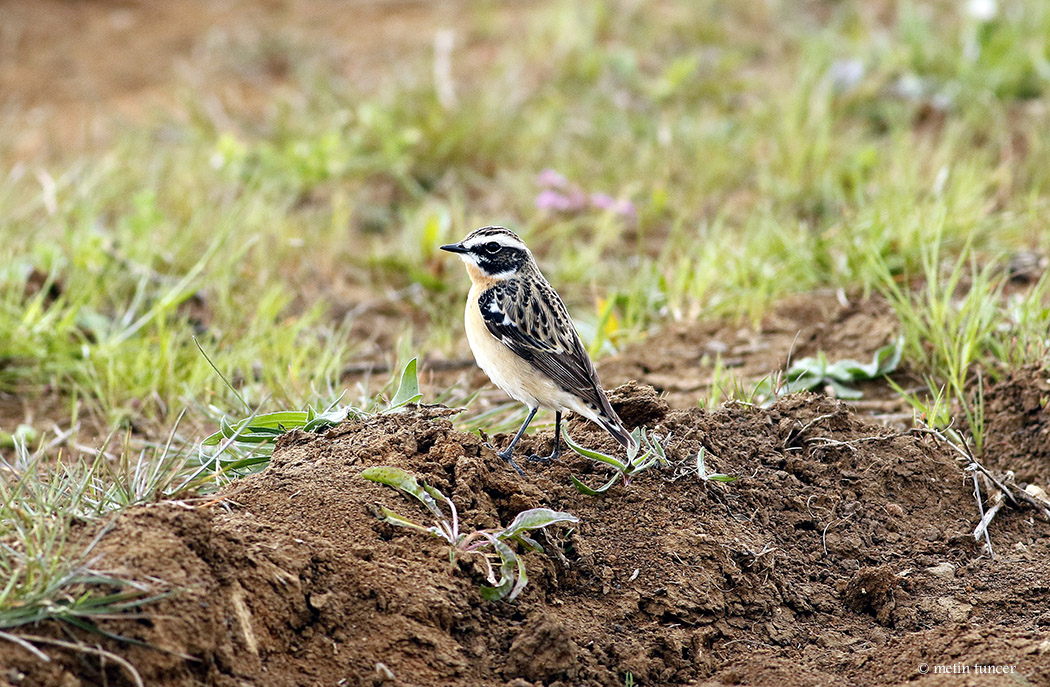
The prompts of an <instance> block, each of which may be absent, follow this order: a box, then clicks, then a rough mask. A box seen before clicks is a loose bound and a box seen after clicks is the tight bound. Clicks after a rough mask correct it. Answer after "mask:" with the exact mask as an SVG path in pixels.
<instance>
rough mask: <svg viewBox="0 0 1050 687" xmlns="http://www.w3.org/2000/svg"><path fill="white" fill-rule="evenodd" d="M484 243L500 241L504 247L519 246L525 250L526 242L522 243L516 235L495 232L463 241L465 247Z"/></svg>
mask: <svg viewBox="0 0 1050 687" xmlns="http://www.w3.org/2000/svg"><path fill="white" fill-rule="evenodd" d="M484 243H498V244H499V245H501V246H503V247H504V248H518V249H519V250H525V244H524V243H522V241H521V239H519V238H516V237H514V236H508V235H506V234H495V235H489V236H485V235H482V236H477V237H475V238H472V239H470V240H469V241H464V242H463V247H464V248H474V247H475V246H480V245H482V244H484Z"/></svg>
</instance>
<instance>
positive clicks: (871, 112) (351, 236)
mask: <svg viewBox="0 0 1050 687" xmlns="http://www.w3.org/2000/svg"><path fill="white" fill-rule="evenodd" d="M967 7H969V6H968V5H965V4H963V5H957V4H955V3H940V4H922V5H918V4H910V3H899V4H892V3H876V5H875V6H868V5H864V4H862V3H848V2H840V3H813V4H810V5H805V6H798V5H797V4H795V3H782V4H778V3H763V4H756V3H743V4H740V5H729V6H727V5H725V4H722V3H715V2H700V3H687V4H674V3H661V4H657V5H649V4H637V3H630V2H620V3H611V4H607V5H605V4H603V5H600V6H599V5H596V6H586V7H582V6H577V5H576V4H571V3H555V4H549V5H537V6H536V8H535V11H534V12H533V13H532V14H531V15H530V16H531V19H530V21H529V26H527V27H524V28H525V30H524V31H523V32H522V36H524V38H521V39H519V40H513V41H506V42H501V43H500V44H499V45H500V48H499V50H498V51H497V52H496V54H495V55H494V56H493V57H492V59H488V60H482V59H477V58H474V59H472V60H471V61H470V62H469V63H466V64H462V65H459V64H457V63H456V62H455V59H456V53H455V51H453V53H452V55H451V59H452V64H453V70H452V72H451V78H452V79H453V83H452V85H453V86H454V92H455V97H456V100H455V102H454V103H449V102H444V103H443V102H442V98H441V97H439V90H440V88H438V87H437V86H436V85H435V81H434V78H433V76H432V64H431V63H430V62H429V61H420V62H419V63H418V64H415V65H409V66H408V68H407V72H408V76H407V77H406V78H401V79H398V80H396V81H392V85H391V86H390V87H386V88H384V87H383V86H382V84H381V85H379V86H378V87H374V88H372V89H370V90H362V89H358V88H355V85H354V84H353V83H350V82H347V81H345V80H342V79H341V78H340V76H339V75H338V74H337V73H334V72H329V71H325V69H324V68H323V67H319V66H318V64H317V63H316V62H314V61H305V60H304V64H303V65H298V66H297V65H295V63H294V57H295V55H294V54H291V55H290V56H289V59H292V60H293V69H292V70H291V73H292V74H293V75H294V78H295V79H296V81H295V86H296V88H295V89H293V94H292V95H290V96H286V98H285V99H284V100H282V101H280V102H278V103H276V104H275V106H274V107H273V108H271V109H270V112H269V115H268V117H267V118H266V119H265V120H264V121H261V122H260V121H251V122H249V121H238V120H237V119H236V113H233V115H232V117H231V118H228V119H229V121H226V122H225V123H224V125H222V126H220V125H219V124H217V123H216V122H215V121H214V120H213V119H212V118H210V117H209V116H208V114H207V108H205V107H203V106H200V107H197V108H193V102H192V100H191V102H190V107H191V111H192V112H193V113H194V116H193V117H191V118H190V119H189V120H188V121H189V123H181V124H180V123H176V122H174V121H161V122H158V123H156V124H154V125H150V126H143V127H141V128H140V129H136V130H130V131H128V132H127V133H126V135H124V136H123V137H122V138H121V140H120V143H119V144H118V145H116V146H115V147H113V148H112V149H111V150H108V151H105V152H104V153H103V154H100V155H98V156H96V157H90V158H87V159H80V160H75V161H73V162H71V163H69V164H67V165H66V166H64V167H61V168H59V169H51V170H47V171H44V170H42V169H41V170H37V171H35V172H31V171H30V168H28V167H27V166H25V165H20V166H17V167H15V168H13V169H8V170H7V173H6V174H5V175H4V181H3V183H2V184H0V218H2V225H0V237H2V239H3V241H2V248H0V253H2V256H3V257H2V261H3V264H5V265H6V266H7V267H6V268H5V270H4V275H3V276H4V278H3V282H2V284H0V300H2V303H3V308H2V312H0V356H2V359H3V367H2V369H0V383H2V385H3V387H4V388H5V389H6V390H8V391H10V392H14V393H26V392H31V391H32V390H37V389H40V388H43V387H47V388H51V389H60V390H62V392H63V393H68V392H69V391H71V390H75V391H76V398H77V399H78V401H79V402H81V403H84V404H86V405H87V406H88V407H89V408H90V409H91V410H93V411H94V414H95V415H96V416H97V417H98V418H100V419H101V420H100V421H101V423H102V424H103V425H105V424H108V423H112V422H113V421H116V420H120V419H128V418H134V417H135V416H137V415H138V416H142V418H143V419H150V420H156V421H157V425H158V426H163V425H164V424H165V423H170V420H171V418H172V417H173V416H174V414H175V413H177V412H178V410H179V409H180V407H181V406H183V405H185V403H183V402H181V399H182V398H184V397H190V398H200V397H202V396H207V397H208V401H209V402H212V401H215V400H216V399H215V398H214V397H216V396H218V397H220V398H219V399H218V400H219V401H222V400H223V399H222V398H221V397H222V395H223V393H224V392H223V391H222V390H221V388H219V387H217V386H216V385H215V384H214V379H213V378H212V376H211V375H210V370H209V368H208V367H207V365H206V364H205V363H204V361H203V360H202V358H201V356H199V355H198V354H197V352H196V350H195V348H194V347H193V346H192V344H191V341H190V337H191V335H192V334H193V333H197V334H198V335H199V337H200V338H201V340H202V342H203V344H204V345H205V346H206V347H208V348H209V350H214V351H215V359H216V363H217V364H218V365H219V366H220V367H221V368H222V369H224V370H227V371H228V372H229V373H230V375H231V376H232V377H234V378H236V379H239V380H242V381H243V383H244V384H247V385H252V384H256V385H258V386H259V388H260V391H259V395H260V396H272V397H273V398H274V400H275V401H276V402H281V403H291V404H301V403H302V402H304V401H305V400H307V399H309V398H310V397H311V394H313V393H315V391H316V389H317V388H319V387H324V388H328V387H333V386H337V385H338V383H339V378H338V377H339V369H340V363H341V362H343V361H346V360H347V359H348V358H349V357H351V356H352V355H354V353H355V352H360V351H359V350H356V349H357V348H358V347H356V346H355V336H354V332H352V329H353V320H354V317H353V315H354V314H355V313H356V314H357V317H358V319H359V320H360V321H361V326H362V327H365V328H367V329H369V330H370V331H376V330H378V331H379V332H380V335H379V336H378V339H377V340H378V342H379V348H382V349H386V350H390V349H392V348H393V343H394V341H395V340H396V339H397V338H398V336H399V335H402V334H404V333H405V332H406V331H408V328H407V327H405V326H404V325H403V323H402V321H404V320H406V319H407V320H408V321H410V322H411V323H412V325H413V326H412V327H411V333H412V336H413V337H414V340H413V341H414V345H415V347H416V348H418V349H421V350H438V351H440V352H442V353H446V354H447V353H450V352H452V351H453V350H454V349H455V347H457V346H458V345H459V344H460V341H461V338H460V335H459V324H460V322H459V319H460V318H459V308H460V299H461V296H462V292H463V290H464V287H465V280H464V278H463V276H462V275H461V274H460V271H459V270H458V269H456V266H455V265H452V264H448V263H447V262H446V260H445V258H443V257H442V256H439V255H437V254H436V252H435V250H434V248H435V246H436V245H438V244H440V243H441V242H443V241H446V240H450V239H451V238H455V237H458V236H459V235H462V234H465V233H466V232H467V231H469V230H470V229H471V228H473V227H475V226H479V225H482V224H488V223H505V224H508V225H510V226H513V227H514V228H516V229H519V230H521V231H522V232H523V233H524V234H525V235H526V236H527V237H528V239H529V241H530V242H531V244H532V245H533V246H534V247H535V248H536V252H537V253H538V255H539V256H540V259H541V262H542V264H543V266H544V268H545V269H546V271H547V272H548V276H549V277H550V278H551V280H552V281H553V282H554V283H556V284H557V285H558V287H559V288H560V289H561V290H562V291H563V293H564V294H565V296H566V297H567V298H568V300H569V301H570V303H571V306H572V307H573V310H574V312H575V313H576V314H577V315H578V316H579V318H580V319H581V321H582V322H583V324H584V328H585V329H586V330H588V331H591V332H594V335H595V336H599V333H604V332H607V331H608V330H609V329H610V328H609V327H598V326H597V323H598V321H599V319H600V318H601V317H602V315H603V314H604V315H605V316H606V320H608V316H609V315H610V314H611V315H613V316H615V323H616V331H614V332H612V334H613V336H614V338H615V339H616V340H618V341H622V340H624V339H629V338H632V337H635V336H636V335H637V334H638V333H639V332H644V331H645V330H647V329H648V328H650V327H651V326H653V325H657V324H659V323H660V322H661V321H664V320H666V319H676V318H684V319H691V318H697V317H746V318H750V319H752V320H757V319H758V318H759V317H761V315H762V313H763V312H764V311H765V310H766V309H767V308H768V307H769V305H770V304H771V303H772V302H774V301H775V300H777V299H778V298H780V297H782V296H783V295H785V294H786V293H790V292H798V291H806V290H809V289H812V288H814V287H817V286H833V287H843V288H846V289H850V290H858V291H861V292H865V293H866V292H870V291H871V290H872V289H874V288H877V287H878V286H879V284H880V283H882V281H883V280H885V278H886V272H887V271H888V272H889V274H890V275H891V276H893V277H894V278H897V277H898V276H900V275H908V274H912V273H919V272H921V271H922V269H923V260H922V251H923V250H924V249H925V248H926V247H928V244H929V243H930V242H931V241H936V242H937V243H938V245H939V246H942V247H943V250H942V254H943V255H944V256H945V257H948V258H950V257H951V256H953V255H956V254H958V253H959V252H960V251H961V250H963V247H964V246H966V247H967V249H968V250H972V251H973V252H974V253H975V255H977V256H978V257H979V259H980V260H981V261H982V262H987V261H991V260H995V259H998V258H999V257H1001V256H1002V255H1006V254H1009V253H1010V252H1011V251H1015V250H1035V251H1041V252H1043V253H1045V252H1046V250H1047V248H1048V246H1047V241H1048V239H1047V235H1046V232H1045V231H1044V230H1043V226H1044V224H1045V222H1046V219H1047V217H1046V214H1047V213H1046V189H1047V185H1048V172H1047V167H1046V165H1045V164H1043V161H1044V160H1045V152H1046V150H1047V139H1048V134H1047V131H1048V128H1047V126H1046V124H1047V112H1046V103H1045V98H1044V93H1045V89H1046V86H1047V84H1048V79H1050V62H1048V54H1047V49H1048V48H1047V46H1048V45H1050V43H1048V41H1047V38H1048V36H1050V9H1048V8H1046V7H1045V6H1044V4H1043V3H1039V2H1034V1H1033V2H1011V3H1003V4H1002V6H999V7H998V11H997V13H996V14H995V15H994V16H992V17H990V18H986V19H982V18H979V17H975V16H972V14H968V10H967ZM486 11H489V10H483V11H481V10H479V16H480V18H479V19H477V22H478V23H479V24H480V25H484V22H485V20H484V16H483V15H484V12H486ZM467 24H468V26H470V21H469V20H468V21H467ZM546 169H551V170H556V171H557V172H558V173H559V174H560V175H562V176H563V177H565V178H566V179H567V180H568V182H567V183H568V184H569V185H571V186H572V187H573V188H572V189H571V190H569V191H563V193H564V194H565V195H571V194H572V193H577V194H582V195H584V196H589V195H590V194H594V193H601V194H607V195H608V196H610V197H611V198H612V199H616V200H622V201H624V202H626V203H630V205H631V207H632V210H633V214H632V215H629V216H622V215H621V214H618V213H617V212H615V211H613V210H602V209H600V208H597V207H594V205H593V204H586V205H585V206H583V207H576V208H574V209H572V210H569V211H564V212H549V211H541V210H539V209H537V208H536V207H535V203H536V200H537V196H538V195H539V194H540V193H541V192H542V190H543V189H542V188H541V187H540V185H539V184H538V182H537V175H538V174H540V173H541V172H542V171H543V170H546ZM935 226H936V227H937V229H936V231H934V230H933V227H935ZM883 267H885V269H883ZM40 275H46V278H47V283H48V287H49V288H48V289H46V290H37V291H36V293H35V295H32V294H30V295H27V286H26V284H27V280H31V279H32V278H39V276H40ZM30 291H32V289H30ZM377 312H378V313H383V312H387V313H393V315H392V316H386V317H384V316H383V315H382V314H379V315H376V314H375V313H377ZM347 313H350V316H349V317H347ZM361 313H369V314H366V315H362V314H361ZM357 338H358V339H360V338H363V337H361V335H360V332H357ZM613 343H615V341H614V342H613ZM370 352H371V353H372V354H373V355H374V354H375V353H376V350H375V348H373V350H372V351H370ZM226 400H228V399H226Z"/></svg>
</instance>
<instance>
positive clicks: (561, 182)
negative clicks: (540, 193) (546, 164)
mask: <svg viewBox="0 0 1050 687" xmlns="http://www.w3.org/2000/svg"><path fill="white" fill-rule="evenodd" d="M536 183H537V184H539V185H540V186H542V187H543V188H565V187H566V186H568V185H569V180H568V179H566V178H565V177H564V176H563V175H562V174H561V173H560V172H556V171H555V170H553V169H549V168H548V169H545V170H543V171H542V172H540V173H539V174H537V175H536Z"/></svg>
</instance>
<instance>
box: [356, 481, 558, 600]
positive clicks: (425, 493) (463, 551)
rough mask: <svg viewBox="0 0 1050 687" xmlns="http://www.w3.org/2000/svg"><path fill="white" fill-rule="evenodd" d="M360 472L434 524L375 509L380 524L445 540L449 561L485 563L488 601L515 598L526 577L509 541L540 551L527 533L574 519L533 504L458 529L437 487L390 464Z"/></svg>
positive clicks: (455, 514)
mask: <svg viewBox="0 0 1050 687" xmlns="http://www.w3.org/2000/svg"><path fill="white" fill-rule="evenodd" d="M361 476H362V477H364V478H365V479H367V480H370V481H372V482H377V483H379V484H385V485H387V486H388V487H393V488H394V489H397V490H398V491H401V492H403V493H405V494H408V495H409V496H412V497H413V498H415V499H416V500H417V501H419V502H420V503H422V504H423V505H424V506H425V507H426V509H427V510H428V511H430V513H431V515H433V516H434V524H433V525H431V526H430V527H427V526H426V525H422V524H420V523H418V522H415V521H413V520H410V519H408V518H406V517H405V516H403V515H400V514H398V513H395V512H394V511H392V510H390V509H389V508H385V507H380V509H379V513H380V518H381V519H382V520H383V522H386V523H389V524H391V525H397V526H398V527H405V528H408V529H411V530H415V531H417V532H421V533H423V534H429V535H432V536H435V537H437V538H438V539H442V540H444V541H445V542H446V543H448V545H449V551H448V556H449V561H450V562H451V563H453V564H454V563H455V562H456V559H457V558H458V557H459V556H467V555H477V556H478V557H479V558H480V560H481V561H482V563H483V564H484V566H485V577H486V579H487V580H488V581H489V584H491V585H492V586H491V587H489V586H484V585H482V587H481V595H482V596H483V597H485V598H486V599H488V600H490V601H498V600H500V599H504V598H507V599H510V600H513V599H515V598H516V597H517V596H518V594H520V593H521V591H522V590H523V589H525V585H526V584H528V581H529V578H528V574H527V573H526V571H525V561H524V560H523V559H522V557H521V556H519V555H518V554H516V553H514V550H513V549H511V548H510V545H509V542H511V541H517V542H518V543H519V544H521V545H522V546H524V547H525V548H527V549H529V550H532V551H541V552H542V551H543V547H542V546H540V545H539V543H538V542H536V540H534V539H532V538H531V537H530V536H529V532H532V531H534V530H538V529H542V528H544V527H547V526H548V525H553V524H555V523H561V522H568V523H574V522H579V519H578V518H577V517H576V516H574V515H570V514H569V513H562V512H559V511H555V510H551V509H549V508H532V509H530V510H527V511H522V512H521V513H518V515H517V517H516V518H514V521H513V522H511V523H510V525H508V526H506V527H504V528H503V529H495V530H475V531H473V532H461V531H460V528H459V524H460V523H459V512H458V511H457V510H456V504H455V503H453V502H452V499H450V498H448V497H447V496H445V495H444V494H443V493H442V492H441V490H439V489H437V488H436V487H432V486H431V485H429V484H427V483H425V482H424V483H423V484H422V485H420V483H419V482H418V481H417V480H416V478H415V477H414V476H413V475H411V474H409V473H407V472H405V471H404V470H401V469H400V468H395V467H385V466H376V467H371V468H366V469H365V470H363V471H361ZM440 504H444V506H445V507H446V508H447V509H448V512H449V515H448V516H446V515H445V512H444V511H443V510H442V507H441V505H440ZM494 560H498V561H499V579H498V580H497V579H496V573H495V571H494V570H493V566H492V563H493V561H494Z"/></svg>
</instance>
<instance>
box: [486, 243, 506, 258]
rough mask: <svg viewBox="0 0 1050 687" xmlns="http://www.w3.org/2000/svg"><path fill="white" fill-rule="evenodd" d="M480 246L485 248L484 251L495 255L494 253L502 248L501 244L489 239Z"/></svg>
mask: <svg viewBox="0 0 1050 687" xmlns="http://www.w3.org/2000/svg"><path fill="white" fill-rule="evenodd" d="M482 247H483V248H484V249H485V252H486V253H488V254H489V255H495V254H496V253H498V252H500V249H501V248H503V246H501V245H499V244H498V243H496V242H495V241H489V242H488V243H486V244H485V245H484V246H482Z"/></svg>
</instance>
